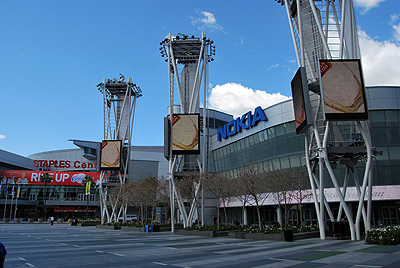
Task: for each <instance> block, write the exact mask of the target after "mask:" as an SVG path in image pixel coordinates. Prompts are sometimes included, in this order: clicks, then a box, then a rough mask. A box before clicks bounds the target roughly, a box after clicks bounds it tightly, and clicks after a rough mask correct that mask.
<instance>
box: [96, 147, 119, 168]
mask: <svg viewBox="0 0 400 268" xmlns="http://www.w3.org/2000/svg"><path fill="white" fill-rule="evenodd" d="M121 149H122V141H121V140H108V141H102V142H101V164H100V169H101V170H108V169H120V168H121Z"/></svg>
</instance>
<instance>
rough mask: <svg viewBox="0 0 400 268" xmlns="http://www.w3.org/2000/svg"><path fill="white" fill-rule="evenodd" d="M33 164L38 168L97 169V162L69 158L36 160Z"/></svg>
mask: <svg viewBox="0 0 400 268" xmlns="http://www.w3.org/2000/svg"><path fill="white" fill-rule="evenodd" d="M33 166H34V167H36V168H51V167H54V168H77V169H97V162H94V163H91V162H81V161H74V162H71V161H69V160H34V161H33Z"/></svg>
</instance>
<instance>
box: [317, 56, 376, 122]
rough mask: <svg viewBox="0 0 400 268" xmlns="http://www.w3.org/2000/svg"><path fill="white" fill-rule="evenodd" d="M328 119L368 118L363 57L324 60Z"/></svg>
mask: <svg viewBox="0 0 400 268" xmlns="http://www.w3.org/2000/svg"><path fill="white" fill-rule="evenodd" d="M320 71H321V72H320V74H321V80H320V81H321V90H322V100H323V103H324V105H323V109H324V115H325V120H367V119H368V113H367V107H366V105H367V104H366V100H365V89H364V81H363V77H362V72H361V63H360V60H357V59H355V60H320Z"/></svg>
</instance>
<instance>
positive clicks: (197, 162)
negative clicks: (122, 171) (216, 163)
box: [160, 33, 215, 230]
mask: <svg viewBox="0 0 400 268" xmlns="http://www.w3.org/2000/svg"><path fill="white" fill-rule="evenodd" d="M160 45H161V47H160V53H161V56H162V57H166V60H165V61H166V62H167V63H168V76H169V118H174V115H175V114H189V115H190V114H198V113H199V111H200V109H199V103H200V101H199V99H200V92H201V89H203V102H204V104H206V103H207V85H208V81H207V80H208V63H209V62H210V61H213V58H212V56H213V55H214V54H215V47H214V45H213V41H212V40H210V39H208V38H207V37H206V34H205V33H202V35H201V37H195V36H194V35H192V36H188V35H185V34H178V35H176V36H173V35H172V34H169V35H168V37H167V38H165V39H164V40H163V41H162V42H161V43H160ZM206 118H207V113H206V105H204V108H203V121H202V122H203V125H202V133H203V138H202V140H201V141H200V137H199V143H200V144H201V146H200V155H180V154H173V152H172V148H170V151H169V153H168V155H169V183H170V198H171V214H172V215H171V219H172V220H171V225H172V230H173V229H174V226H173V222H174V220H173V219H174V217H175V216H174V210H175V209H174V204H175V200H176V202H177V204H178V209H179V212H180V214H181V216H182V218H183V223H184V226H185V227H186V226H190V225H191V224H192V222H193V218H194V217H195V216H196V215H195V202H197V200H198V198H199V195H200V189H201V183H195V185H194V189H195V198H194V199H193V201H192V202H191V208H190V211H189V213H187V212H186V209H185V206H184V203H183V201H184V200H183V199H182V197H181V195H180V193H179V190H178V189H177V187H176V185H175V180H176V178H177V177H179V176H180V174H184V172H199V176H201V174H203V173H204V172H206V171H207V167H206V159H207V158H206V156H207V150H206V144H207V142H206V136H207V135H206V133H207V131H206V122H207V120H206ZM171 132H172V131H171ZM173 135H174V133H171V136H173ZM170 147H172V146H170ZM202 200H203V198H202ZM202 208H204V206H202ZM202 211H203V212H202V215H204V210H202ZM197 217H198V215H197ZM202 222H203V223H204V219H203V220H202Z"/></svg>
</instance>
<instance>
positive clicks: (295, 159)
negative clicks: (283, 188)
mask: <svg viewBox="0 0 400 268" xmlns="http://www.w3.org/2000/svg"><path fill="white" fill-rule="evenodd" d="M289 161H290V166H291V167H292V168H297V167H300V158H299V155H298V154H295V155H291V156H289Z"/></svg>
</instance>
